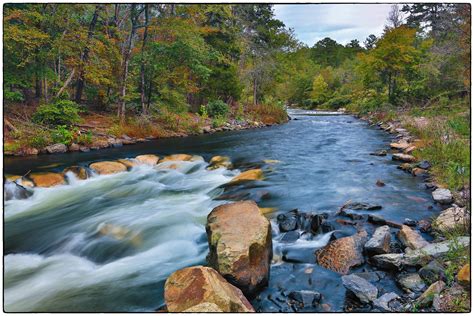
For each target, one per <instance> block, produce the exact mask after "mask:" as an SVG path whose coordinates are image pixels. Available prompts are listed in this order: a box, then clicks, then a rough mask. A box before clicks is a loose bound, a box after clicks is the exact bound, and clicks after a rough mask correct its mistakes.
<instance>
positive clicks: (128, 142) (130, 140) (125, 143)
mask: <svg viewBox="0 0 474 316" xmlns="http://www.w3.org/2000/svg"><path fill="white" fill-rule="evenodd" d="M120 141H121V142H122V144H123V145H133V144H136V143H137V141H136V140H135V139H131V138H130V139H125V138H122V139H120Z"/></svg>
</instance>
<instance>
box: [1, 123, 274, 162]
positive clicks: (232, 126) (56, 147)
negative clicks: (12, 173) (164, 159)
mask: <svg viewBox="0 0 474 316" xmlns="http://www.w3.org/2000/svg"><path fill="white" fill-rule="evenodd" d="M273 125H276V124H265V123H263V122H259V121H246V120H244V121H240V120H229V121H228V122H227V123H225V124H224V125H223V126H221V127H217V128H213V127H212V126H210V125H206V126H204V127H203V128H202V129H201V130H200V131H199V133H195V134H187V133H183V132H169V133H168V136H167V137H186V136H189V135H197V134H209V133H216V132H222V131H234V130H244V129H250V128H262V127H267V126H273ZM83 132H86V131H83ZM156 138H157V137H152V136H149V137H144V138H139V137H130V136H128V135H122V136H121V137H114V136H112V135H104V134H100V135H99V136H98V137H97V138H96V139H94V140H93V142H92V144H90V145H81V144H77V143H72V144H71V145H69V146H66V145H65V144H62V143H57V144H52V145H49V146H46V147H44V148H41V149H36V148H32V147H27V148H23V149H21V150H19V151H16V152H9V151H6V152H5V155H7V156H28V155H38V154H61V153H66V152H89V151H91V150H99V149H103V148H110V147H122V146H123V145H133V144H136V143H143V142H147V141H150V140H153V139H156Z"/></svg>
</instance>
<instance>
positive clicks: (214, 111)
mask: <svg viewBox="0 0 474 316" xmlns="http://www.w3.org/2000/svg"><path fill="white" fill-rule="evenodd" d="M207 112H208V113H209V115H210V116H212V117H218V116H221V117H226V116H227V114H228V113H229V107H228V106H227V104H226V103H225V102H223V101H221V100H214V101H209V103H208V104H207Z"/></svg>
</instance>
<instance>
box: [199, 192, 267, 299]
mask: <svg viewBox="0 0 474 316" xmlns="http://www.w3.org/2000/svg"><path fill="white" fill-rule="evenodd" d="M206 232H207V237H208V242H209V254H208V257H207V260H208V263H209V265H210V266H211V267H213V268H214V269H216V270H217V271H218V272H219V273H220V274H221V275H223V276H224V277H225V278H226V279H228V280H229V282H231V283H232V284H234V285H235V286H237V287H238V288H240V289H241V290H242V291H243V292H244V293H245V294H246V295H249V296H251V297H253V296H254V295H255V294H256V293H257V292H258V291H259V290H260V289H262V288H263V287H264V286H266V285H267V284H268V278H269V273H270V262H271V258H272V232H271V226H270V222H269V221H268V220H267V219H266V218H265V216H263V215H262V214H261V213H260V210H259V208H258V206H257V204H256V203H255V202H254V201H242V202H235V203H229V204H224V205H220V206H218V207H216V208H214V209H213V210H212V211H211V213H210V214H209V215H208V216H207V224H206Z"/></svg>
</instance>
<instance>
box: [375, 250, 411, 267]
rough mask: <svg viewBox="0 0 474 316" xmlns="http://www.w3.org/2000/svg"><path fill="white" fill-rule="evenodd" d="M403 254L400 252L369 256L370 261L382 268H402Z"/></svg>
mask: <svg viewBox="0 0 474 316" xmlns="http://www.w3.org/2000/svg"><path fill="white" fill-rule="evenodd" d="M403 259H404V255H403V254H402V253H387V254H383V255H376V256H373V257H372V258H371V263H372V264H373V265H374V266H376V267H378V268H380V269H383V270H400V269H401V268H402V264H403Z"/></svg>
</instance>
